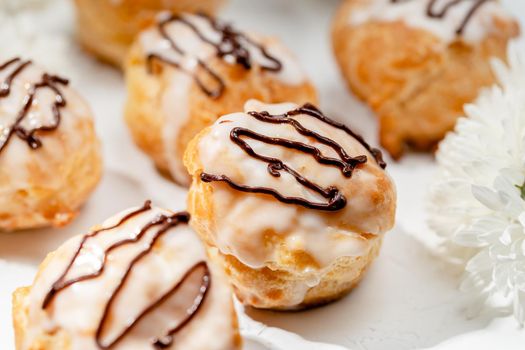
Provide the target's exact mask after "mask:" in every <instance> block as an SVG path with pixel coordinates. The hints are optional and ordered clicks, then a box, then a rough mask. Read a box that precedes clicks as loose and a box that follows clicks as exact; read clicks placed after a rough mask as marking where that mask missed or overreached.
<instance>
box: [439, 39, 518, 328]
mask: <svg viewBox="0 0 525 350" xmlns="http://www.w3.org/2000/svg"><path fill="white" fill-rule="evenodd" d="M518 51H519V50H518V49H517V48H516V47H515V46H514V45H511V47H510V49H509V65H508V66H507V65H506V64H505V63H503V62H501V61H495V62H494V63H493V67H494V71H495V74H496V76H497V79H498V81H499V86H495V87H493V88H491V89H490V90H487V91H484V92H483V93H482V94H481V96H480V97H479V98H478V100H477V101H476V102H475V103H474V104H471V105H468V106H466V107H465V112H466V115H467V116H468V118H462V119H460V120H459V121H458V124H457V125H456V129H455V131H454V132H452V133H450V134H449V135H448V136H447V137H446V139H445V140H444V141H443V142H442V143H441V144H440V146H439V151H438V153H437V161H438V164H439V167H440V173H439V177H438V181H437V183H435V185H434V186H433V187H432V188H431V193H430V199H431V200H430V215H429V216H430V219H429V224H430V226H431V228H433V229H434V230H435V231H436V232H437V233H438V235H440V236H441V237H443V238H444V243H445V246H446V247H447V248H449V250H448V251H447V252H448V253H449V254H450V255H451V256H454V258H456V260H457V261H460V262H462V263H464V264H465V270H466V273H465V278H464V280H463V282H462V284H461V289H462V290H464V291H468V292H474V293H475V294H476V295H477V296H478V297H479V301H480V302H483V303H491V304H494V302H496V301H497V302H498V306H505V307H508V309H509V311H510V310H513V312H514V315H515V317H516V318H517V319H518V321H519V322H520V324H522V325H523V324H524V323H525V54H524V53H522V52H518ZM450 248H452V250H450ZM460 248H462V249H460Z"/></svg>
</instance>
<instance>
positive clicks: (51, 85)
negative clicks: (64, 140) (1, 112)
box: [0, 57, 69, 152]
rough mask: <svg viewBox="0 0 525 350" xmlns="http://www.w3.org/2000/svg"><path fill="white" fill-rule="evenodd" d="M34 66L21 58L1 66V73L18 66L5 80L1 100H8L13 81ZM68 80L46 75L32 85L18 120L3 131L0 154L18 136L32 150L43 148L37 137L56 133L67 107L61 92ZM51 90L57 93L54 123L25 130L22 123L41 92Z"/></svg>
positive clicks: (53, 110) (0, 86)
mask: <svg viewBox="0 0 525 350" xmlns="http://www.w3.org/2000/svg"><path fill="white" fill-rule="evenodd" d="M31 64H32V62H31V61H24V60H22V59H20V58H18V57H17V58H13V59H11V60H9V61H7V62H5V63H4V64H2V65H1V66H0V72H1V71H3V70H5V69H8V68H9V67H12V66H14V65H16V68H14V69H13V71H12V72H11V73H10V74H9V75H8V76H7V77H6V78H5V80H4V81H3V82H2V83H1V85H0V99H2V98H6V97H8V96H9V95H10V94H11V88H12V85H13V81H14V80H15V79H16V78H17V76H18V75H19V74H21V73H22V72H23V71H24V70H25V69H26V68H27V67H29V66H30V65H31ZM68 83H69V82H68V80H67V79H64V78H61V77H59V76H56V75H51V74H47V73H44V74H43V75H42V77H41V80H40V81H39V82H36V83H34V84H32V85H31V86H30V87H29V89H28V90H27V94H26V96H25V97H24V100H23V101H24V102H23V106H22V107H21V109H20V110H19V112H18V113H17V116H16V119H15V121H14V122H13V124H12V125H10V126H9V127H6V128H5V129H4V130H3V135H0V152H2V150H3V149H4V148H5V147H6V146H7V145H8V143H9V141H10V140H11V138H12V137H13V136H14V135H16V136H18V138H20V139H21V140H23V141H25V142H26V143H27V144H28V146H29V147H31V149H37V148H40V147H42V141H41V140H40V139H39V138H38V137H37V135H36V134H37V133H38V132H49V131H54V130H56V129H57V128H58V126H59V125H60V121H61V113H60V109H61V108H63V107H65V106H66V100H65V98H64V95H63V94H62V92H61V91H60V85H67V84H68ZM42 89H49V90H51V91H53V92H54V93H55V100H54V102H53V105H52V106H51V108H52V112H53V121H52V123H50V124H49V125H40V126H37V127H34V128H32V129H25V128H24V127H23V126H22V122H23V121H24V120H25V118H26V117H27V115H28V114H29V111H30V110H31V107H32V106H33V103H34V102H35V100H36V96H37V94H38V91H39V90H42Z"/></svg>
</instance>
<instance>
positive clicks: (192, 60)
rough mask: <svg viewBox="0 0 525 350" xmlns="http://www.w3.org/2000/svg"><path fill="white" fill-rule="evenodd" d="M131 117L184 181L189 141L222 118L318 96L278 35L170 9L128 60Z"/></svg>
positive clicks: (137, 132) (135, 129) (166, 166)
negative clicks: (260, 104)
mask: <svg viewBox="0 0 525 350" xmlns="http://www.w3.org/2000/svg"><path fill="white" fill-rule="evenodd" d="M125 70H126V78H127V85H128V95H129V96H128V102H127V106H126V112H125V114H126V121H127V123H128V125H129V127H130V129H131V132H132V135H133V138H134V140H135V142H136V143H137V144H138V145H139V147H140V148H141V149H143V150H144V151H145V152H146V153H147V154H148V155H149V156H150V157H152V158H153V160H154V161H155V164H156V165H157V167H158V168H159V169H160V170H161V171H163V172H165V173H167V174H169V175H171V177H172V178H173V179H174V180H175V181H176V182H177V183H179V184H181V185H189V183H190V178H189V176H188V174H187V171H186V170H185V168H184V166H183V164H182V157H183V154H184V150H185V149H186V146H187V144H188V142H189V141H190V140H191V139H192V138H193V137H194V136H195V135H196V134H197V133H198V132H199V131H200V130H202V129H203V128H204V127H206V126H208V125H210V124H212V123H213V122H214V121H215V120H216V119H217V118H218V117H219V116H221V115H224V114H227V113H231V112H234V111H238V110H242V106H243V104H244V103H245V102H246V101H247V100H248V99H250V98H257V99H260V100H263V101H265V102H283V101H292V102H296V103H304V102H306V101H309V100H310V101H315V100H316V93H315V90H314V88H313V87H312V85H311V84H310V82H309V81H308V79H307V78H306V77H305V75H304V73H303V71H302V70H301V68H300V67H299V66H298V63H297V60H296V59H295V57H294V56H293V55H292V54H291V53H290V52H289V51H288V50H287V49H286V48H285V47H284V46H283V45H282V44H281V43H280V42H279V41H278V40H276V39H273V38H268V37H259V36H255V35H249V34H244V33H241V32H239V31H237V30H236V29H234V28H233V27H232V26H231V25H230V24H227V23H223V22H222V21H219V20H216V19H214V18H211V17H208V16H205V15H189V14H184V15H168V14H165V15H164V16H161V17H160V18H159V19H158V22H157V24H156V25H155V26H153V27H152V28H150V29H148V30H146V31H144V32H143V33H141V34H140V35H139V37H138V38H137V41H136V42H135V44H134V45H133V47H132V49H131V53H130V56H129V59H128V61H127V64H126V69H125Z"/></svg>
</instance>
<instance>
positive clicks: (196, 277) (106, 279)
mask: <svg viewBox="0 0 525 350" xmlns="http://www.w3.org/2000/svg"><path fill="white" fill-rule="evenodd" d="M189 219H190V217H189V214H188V213H186V212H180V213H172V212H169V211H167V210H163V209H159V208H156V207H152V205H151V203H150V202H149V201H148V202H146V203H144V205H143V206H142V207H138V208H132V209H128V210H126V211H123V212H121V213H119V214H117V215H115V216H114V217H112V218H109V219H108V220H106V221H105V222H104V223H103V224H102V225H100V226H97V227H95V228H94V229H93V230H92V231H91V232H89V233H88V234H86V235H79V236H76V237H73V238H71V239H70V240H69V241H68V242H66V243H65V244H64V245H62V246H61V247H60V248H58V249H57V250H56V251H55V252H53V253H51V254H49V255H48V257H47V258H46V259H45V261H44V262H43V263H42V265H41V266H40V270H39V272H38V274H37V276H36V279H35V280H34V282H33V285H32V286H31V287H24V288H19V289H17V290H16V291H15V293H14V295H13V315H14V325H15V334H16V348H17V349H18V350H22V349H24V350H28V349H39V350H70V349H82V350H99V349H115V350H119V349H120V350H124V349H125V350H128V349H137V350H142V349H144V350H145V349H177V350H179V349H192V350H232V349H233V350H234V349H239V348H240V338H239V335H238V328H237V319H236V315H235V312H234V309H233V302H232V294H231V288H230V285H229V283H228V281H227V279H226V276H225V275H224V272H223V271H222V269H221V268H220V267H216V266H214V265H212V264H210V263H209V262H208V260H207V257H206V253H205V250H204V248H203V246H202V244H201V242H200V241H199V239H198V237H197V236H196V235H195V233H194V232H193V231H192V230H191V228H189V226H188V221H189Z"/></svg>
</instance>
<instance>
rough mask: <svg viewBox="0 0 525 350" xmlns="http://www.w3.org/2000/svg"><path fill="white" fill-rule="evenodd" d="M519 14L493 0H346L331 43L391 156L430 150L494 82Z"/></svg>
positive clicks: (396, 156)
mask: <svg viewBox="0 0 525 350" xmlns="http://www.w3.org/2000/svg"><path fill="white" fill-rule="evenodd" d="M518 34H519V26H518V23H517V21H516V20H515V19H514V18H513V17H511V16H510V15H509V14H508V13H506V12H505V11H504V9H503V8H502V5H501V3H500V2H499V1H491V0H472V1H467V0H459V1H455V0H444V1H435V0H406V1H400V0H346V1H344V2H343V4H342V5H341V7H340V9H339V11H338V12H337V15H336V18H335V23H334V27H333V46H334V51H335V55H336V58H337V61H338V63H339V66H340V68H341V71H342V73H343V76H344V78H345V79H346V81H347V83H348V86H349V87H350V88H351V90H352V91H353V92H354V93H355V94H356V95H357V96H359V97H360V98H362V99H363V100H364V101H365V102H366V103H368V104H369V105H370V106H371V108H372V109H373V110H374V111H375V112H376V114H377V115H378V117H379V121H380V127H381V131H380V139H381V144H382V145H383V146H384V147H385V148H386V149H387V150H388V151H389V152H390V154H391V155H392V156H393V157H394V158H399V157H400V156H401V155H402V154H403V152H404V151H405V149H406V148H407V146H408V147H410V148H413V149H416V150H423V151H425V150H431V149H433V148H434V147H435V146H436V144H437V143H438V142H439V141H440V140H441V139H442V138H443V137H444V136H445V133H446V132H448V131H449V130H451V129H452V128H453V127H454V125H455V122H456V120H457V118H458V117H460V116H461V115H463V105H464V104H465V103H468V102H471V101H473V100H474V99H475V98H476V97H477V96H478V93H479V92H480V89H481V88H482V87H486V86H490V85H492V84H493V83H494V77H493V74H492V71H491V68H490V59H491V58H492V57H498V58H503V59H505V58H506V52H507V45H508V42H509V40H510V39H512V38H514V37H516V36H517V35H518Z"/></svg>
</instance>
